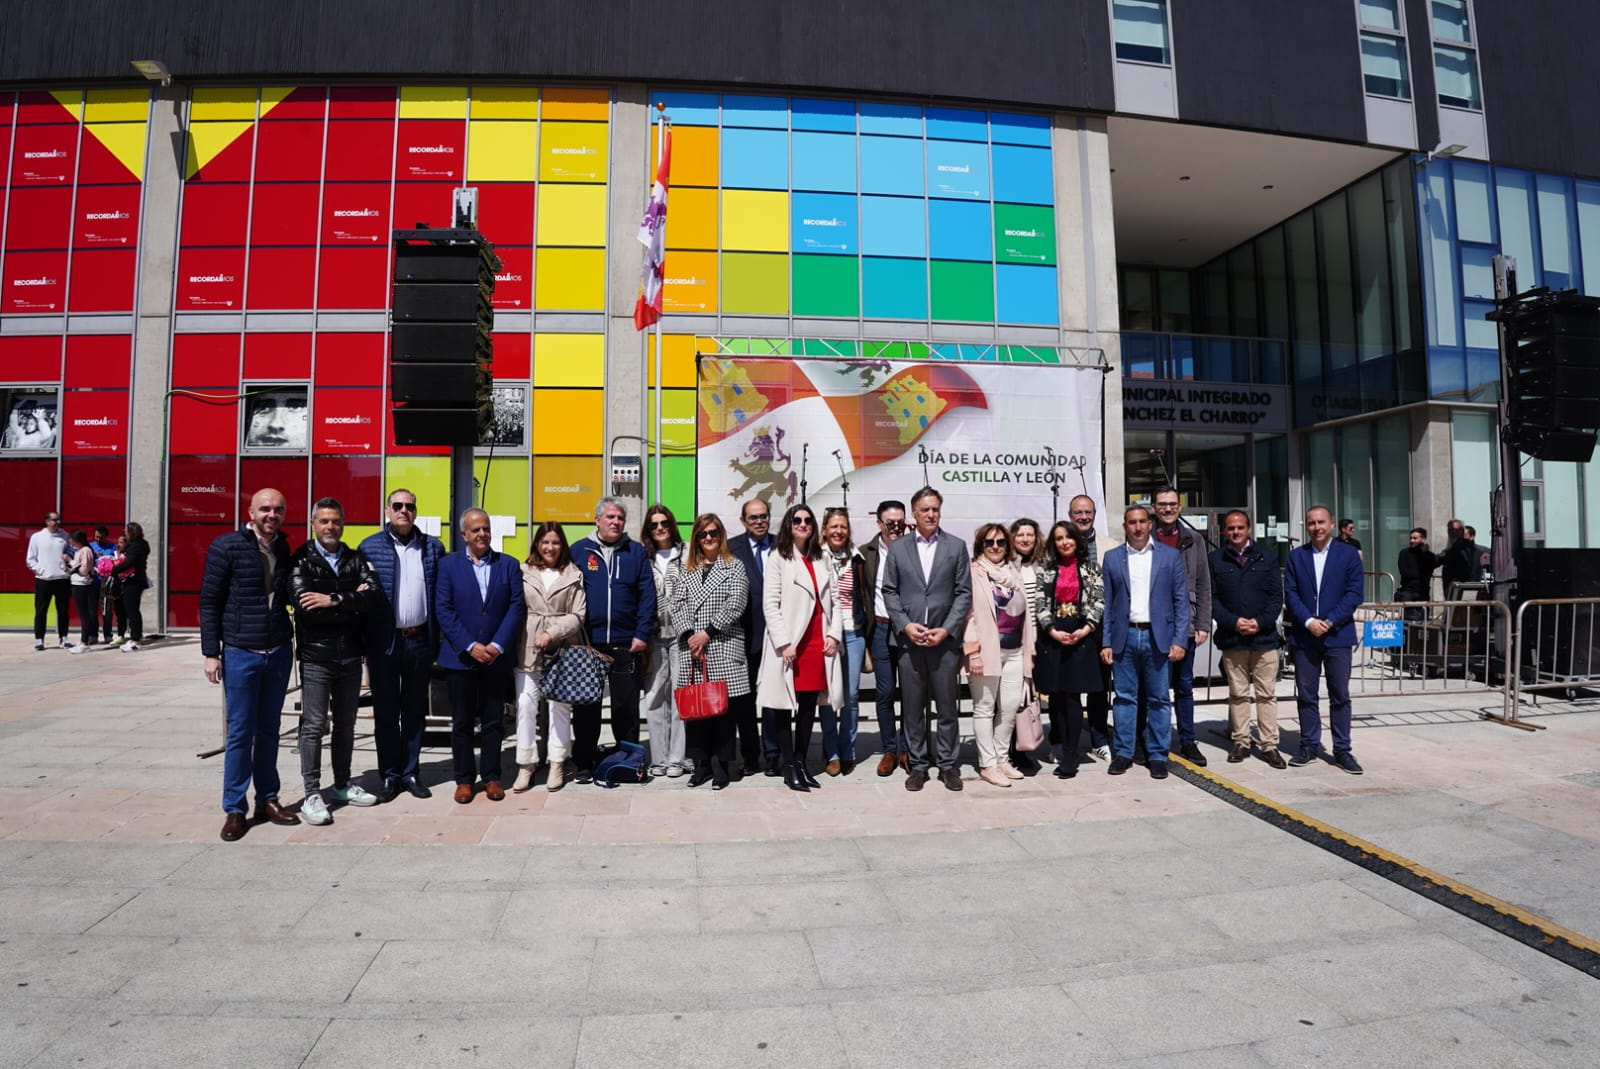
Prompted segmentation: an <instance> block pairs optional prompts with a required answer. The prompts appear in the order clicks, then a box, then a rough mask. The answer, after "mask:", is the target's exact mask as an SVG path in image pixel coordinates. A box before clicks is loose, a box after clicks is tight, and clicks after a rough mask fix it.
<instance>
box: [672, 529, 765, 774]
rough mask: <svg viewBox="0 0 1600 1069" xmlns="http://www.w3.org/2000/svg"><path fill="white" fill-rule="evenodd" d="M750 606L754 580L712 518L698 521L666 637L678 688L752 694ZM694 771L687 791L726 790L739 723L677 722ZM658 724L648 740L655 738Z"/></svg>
mask: <svg viewBox="0 0 1600 1069" xmlns="http://www.w3.org/2000/svg"><path fill="white" fill-rule="evenodd" d="M749 598H750V578H749V576H748V575H747V574H746V573H745V570H744V565H743V564H742V563H740V562H739V559H738V558H737V557H735V556H734V555H733V553H732V552H731V551H730V550H729V549H728V533H727V531H725V530H724V529H723V527H722V520H720V519H719V518H718V517H717V514H716V513H714V512H705V513H701V514H700V515H699V516H696V517H695V518H694V530H693V534H692V536H691V538H690V541H689V553H688V556H687V557H686V558H685V559H684V563H683V567H682V568H680V569H679V570H677V571H676V572H674V573H673V574H672V577H671V581H670V584H669V594H668V603H669V604H668V610H667V619H668V620H669V621H670V622H671V623H670V627H669V628H667V629H666V630H667V631H668V633H670V634H671V635H673V643H672V674H673V676H674V678H676V679H677V680H678V683H679V685H680V686H683V685H687V684H689V683H691V682H697V681H709V682H716V681H718V680H721V681H722V682H723V683H726V684H727V685H728V698H729V699H730V705H731V699H733V698H739V697H743V696H744V695H747V694H749V693H750V671H749V669H748V668H747V667H746V666H745V665H746V661H745V651H744V610H745V605H746V604H747V603H748V602H749ZM678 726H679V727H681V728H682V729H683V734H684V738H685V742H686V746H687V754H688V759H689V761H688V763H689V764H690V765H692V766H693V773H692V774H691V775H690V777H689V786H691V787H698V786H700V785H701V784H703V783H705V782H706V781H707V780H710V781H711V789H712V790H714V791H720V790H722V789H723V788H724V787H726V786H727V785H728V766H729V765H731V764H732V763H733V739H734V727H735V718H734V716H733V715H732V714H731V713H726V712H725V713H723V714H722V715H721V716H713V717H708V718H706V719H704V720H685V721H679V722H678ZM654 732H655V727H654V722H652V725H651V737H652V738H654V737H655V736H654Z"/></svg>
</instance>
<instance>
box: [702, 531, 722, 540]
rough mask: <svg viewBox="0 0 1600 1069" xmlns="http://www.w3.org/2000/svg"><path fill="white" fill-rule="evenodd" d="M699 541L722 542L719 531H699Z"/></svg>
mask: <svg viewBox="0 0 1600 1069" xmlns="http://www.w3.org/2000/svg"><path fill="white" fill-rule="evenodd" d="M700 541H702V542H720V541H722V532H721V531H701V532H700Z"/></svg>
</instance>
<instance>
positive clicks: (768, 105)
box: [722, 93, 789, 130]
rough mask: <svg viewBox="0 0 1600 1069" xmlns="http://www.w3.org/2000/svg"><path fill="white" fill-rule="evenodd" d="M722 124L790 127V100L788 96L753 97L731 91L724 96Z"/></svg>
mask: <svg viewBox="0 0 1600 1069" xmlns="http://www.w3.org/2000/svg"><path fill="white" fill-rule="evenodd" d="M722 125H723V126H765V127H770V128H772V129H775V130H785V129H788V126H789V101H788V99H787V98H786V97H751V96H740V95H738V94H736V93H729V94H728V95H727V96H724V97H723V98H722Z"/></svg>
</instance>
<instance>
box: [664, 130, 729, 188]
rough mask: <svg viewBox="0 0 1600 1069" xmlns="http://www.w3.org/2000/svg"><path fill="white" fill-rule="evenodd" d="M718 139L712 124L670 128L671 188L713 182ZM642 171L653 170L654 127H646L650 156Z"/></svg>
mask: <svg viewBox="0 0 1600 1069" xmlns="http://www.w3.org/2000/svg"><path fill="white" fill-rule="evenodd" d="M720 145H721V139H720V138H719V137H718V136H717V128H716V127H715V126H684V127H678V128H675V129H674V130H673V131H672V188H674V189H677V188H679V187H682V186H715V185H717V184H718V182H720V181H721V173H722V172H721V170H720V168H719V161H718V158H717V153H718V147H719V146H720ZM646 163H647V166H646V168H645V173H646V174H648V175H649V176H650V177H651V178H652V179H654V178H655V173H656V128H655V127H654V126H651V127H650V159H649V160H648V161H646Z"/></svg>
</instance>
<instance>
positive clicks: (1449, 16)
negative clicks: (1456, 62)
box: [1362, 0, 1472, 45]
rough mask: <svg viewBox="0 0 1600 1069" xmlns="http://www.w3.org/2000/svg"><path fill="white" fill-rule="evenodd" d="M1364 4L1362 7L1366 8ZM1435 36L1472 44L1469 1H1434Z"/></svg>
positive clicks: (1443, 39)
mask: <svg viewBox="0 0 1600 1069" xmlns="http://www.w3.org/2000/svg"><path fill="white" fill-rule="evenodd" d="M1365 6H1366V5H1365V4H1362V7H1365ZM1433 36H1434V37H1436V38H1438V39H1439V40H1441V41H1459V42H1461V43H1462V44H1464V45H1470V44H1471V43H1472V25H1471V20H1470V17H1469V16H1468V15H1467V0H1433Z"/></svg>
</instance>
